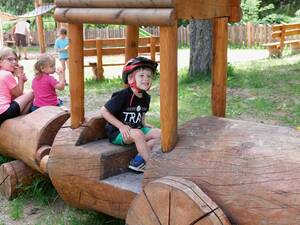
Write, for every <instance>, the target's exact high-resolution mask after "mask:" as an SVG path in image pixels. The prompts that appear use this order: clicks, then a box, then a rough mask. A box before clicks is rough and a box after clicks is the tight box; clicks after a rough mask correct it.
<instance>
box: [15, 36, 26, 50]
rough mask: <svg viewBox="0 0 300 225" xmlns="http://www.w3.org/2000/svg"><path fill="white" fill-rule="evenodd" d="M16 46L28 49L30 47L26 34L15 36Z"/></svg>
mask: <svg viewBox="0 0 300 225" xmlns="http://www.w3.org/2000/svg"><path fill="white" fill-rule="evenodd" d="M15 40H16V46H18V47H20V46H22V47H26V46H28V43H27V40H26V35H24V34H15Z"/></svg>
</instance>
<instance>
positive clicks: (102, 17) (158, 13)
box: [54, 8, 176, 26]
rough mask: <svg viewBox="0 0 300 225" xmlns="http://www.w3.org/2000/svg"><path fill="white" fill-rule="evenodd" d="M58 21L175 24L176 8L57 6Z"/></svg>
mask: <svg viewBox="0 0 300 225" xmlns="http://www.w3.org/2000/svg"><path fill="white" fill-rule="evenodd" d="M54 17H55V19H56V20H57V21H60V22H68V23H104V24H126V25H139V26H141V25H152V26H162V25H163V26H170V25H173V24H175V22H176V18H175V10H174V9H172V8H170V9H167V8H160V9H144V8H143V9H139V8H133V9H130V8H126V9H123V8H56V9H55V12H54Z"/></svg>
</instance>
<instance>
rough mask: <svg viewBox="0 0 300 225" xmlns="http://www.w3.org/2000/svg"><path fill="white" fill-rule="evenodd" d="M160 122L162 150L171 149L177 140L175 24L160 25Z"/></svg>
mask: <svg viewBox="0 0 300 225" xmlns="http://www.w3.org/2000/svg"><path fill="white" fill-rule="evenodd" d="M160 43H161V44H160V62H161V64H160V123H161V129H162V141H161V144H162V150H163V152H168V151H171V150H172V149H173V148H174V147H175V145H176V142H177V118H178V112H177V104H178V101H177V95H178V83H177V25H174V26H171V27H160Z"/></svg>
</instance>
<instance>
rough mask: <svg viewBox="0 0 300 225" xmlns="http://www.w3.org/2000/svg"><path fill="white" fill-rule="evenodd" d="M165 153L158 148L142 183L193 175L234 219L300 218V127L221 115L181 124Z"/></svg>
mask: <svg viewBox="0 0 300 225" xmlns="http://www.w3.org/2000/svg"><path fill="white" fill-rule="evenodd" d="M179 137H180V139H179V142H178V144H177V145H176V148H175V149H174V150H173V151H172V152H170V153H167V154H163V153H160V152H155V154H153V155H152V157H151V158H150V160H149V162H148V163H147V168H146V171H145V174H144V186H145V185H147V184H148V183H149V182H150V181H153V180H156V179H158V178H161V177H164V176H176V177H182V178H186V179H189V180H191V181H192V182H194V183H195V184H196V185H197V186H199V187H200V188H201V190H203V191H204V192H205V193H206V194H207V195H208V196H209V197H210V198H211V199H212V200H213V201H214V202H215V203H216V204H217V205H218V206H220V207H221V208H222V210H223V211H224V213H225V214H226V216H227V217H228V218H229V220H230V222H231V223H232V224H239V225H258V224H259V225H260V224H280V225H291V224H292V225H296V224H299V223H300V212H299V207H298V205H299V204H300V198H299V195H298V194H297V193H298V192H299V186H300V175H299V174H300V173H299V172H300V171H299V168H300V167H299V165H300V155H299V150H300V132H299V131H296V130H294V129H292V128H287V127H280V126H271V125H265V124H260V123H254V122H247V121H238V120H231V119H225V118H217V117H204V118H197V119H194V120H192V121H190V122H189V123H186V124H185V125H184V126H182V127H181V128H180V129H179Z"/></svg>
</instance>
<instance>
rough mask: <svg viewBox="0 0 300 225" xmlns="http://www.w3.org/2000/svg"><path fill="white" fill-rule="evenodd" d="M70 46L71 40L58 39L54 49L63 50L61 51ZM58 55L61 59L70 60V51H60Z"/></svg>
mask: <svg viewBox="0 0 300 225" xmlns="http://www.w3.org/2000/svg"><path fill="white" fill-rule="evenodd" d="M68 45H69V39H68V38H64V39H62V38H57V39H56V40H55V45H54V48H55V49H57V50H61V49H64V48H65V47H67V46H68ZM58 55H59V59H65V60H67V59H68V58H69V54H68V50H63V51H59V52H58Z"/></svg>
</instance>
